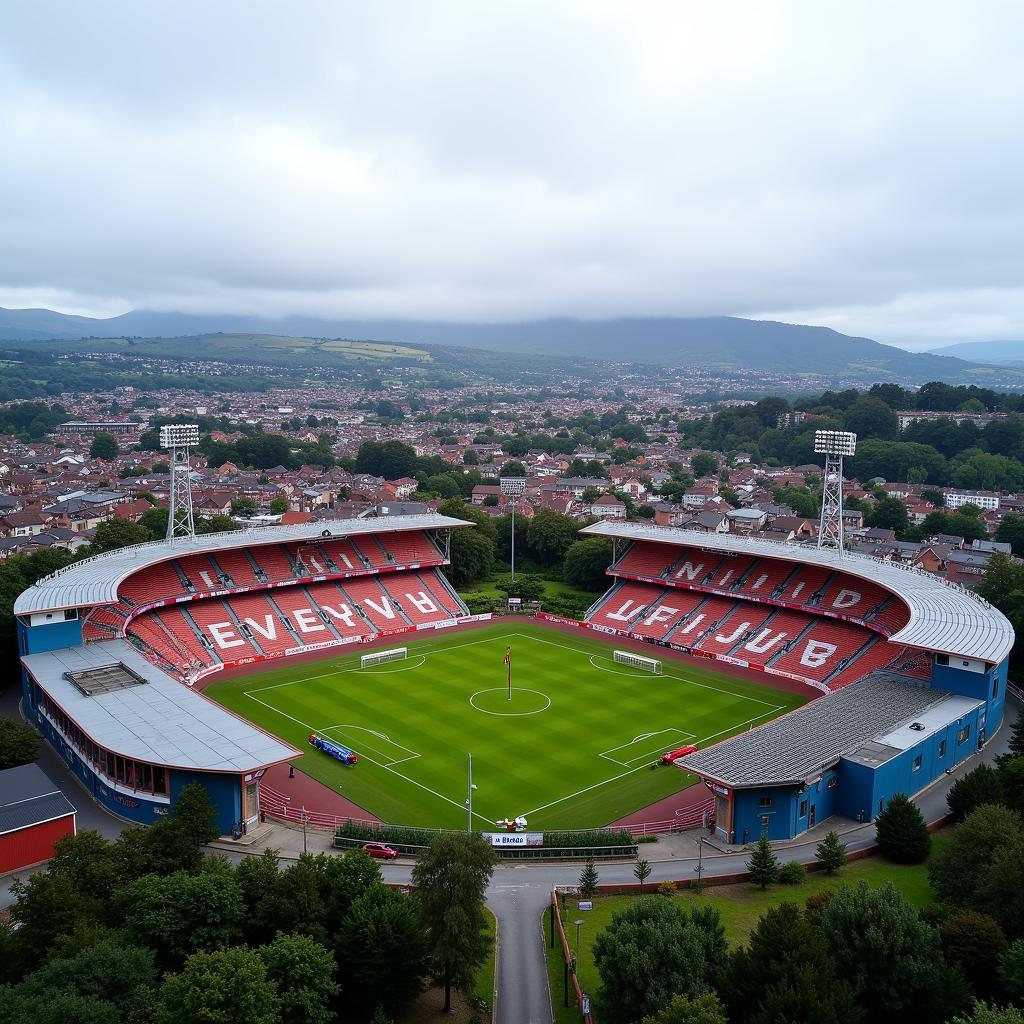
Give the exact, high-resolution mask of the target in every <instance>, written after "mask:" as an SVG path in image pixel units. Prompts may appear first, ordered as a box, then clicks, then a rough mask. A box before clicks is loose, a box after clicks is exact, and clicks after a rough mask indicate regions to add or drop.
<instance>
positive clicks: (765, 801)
mask: <svg viewBox="0 0 1024 1024" xmlns="http://www.w3.org/2000/svg"><path fill="white" fill-rule="evenodd" d="M771 805H772V798H771V797H770V796H763V797H761V800H760V806H761V807H771Z"/></svg>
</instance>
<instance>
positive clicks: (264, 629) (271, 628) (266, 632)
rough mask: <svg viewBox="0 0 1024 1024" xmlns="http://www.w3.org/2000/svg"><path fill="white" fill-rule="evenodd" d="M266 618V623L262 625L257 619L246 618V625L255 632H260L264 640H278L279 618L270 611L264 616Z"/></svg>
mask: <svg viewBox="0 0 1024 1024" xmlns="http://www.w3.org/2000/svg"><path fill="white" fill-rule="evenodd" d="M264 618H265V619H266V625H263V626H261V625H260V624H259V623H258V622H257V621H256V620H255V619H248V618H247V619H246V620H245V622H246V625H248V627H249V628H250V629H251V630H252V631H253V632H254V633H259V635H260V636H261V637H263V639H264V640H276V639H277V620H276V619H275V618H274V616H273V615H271V614H270V612H267V614H266V615H265V616H264Z"/></svg>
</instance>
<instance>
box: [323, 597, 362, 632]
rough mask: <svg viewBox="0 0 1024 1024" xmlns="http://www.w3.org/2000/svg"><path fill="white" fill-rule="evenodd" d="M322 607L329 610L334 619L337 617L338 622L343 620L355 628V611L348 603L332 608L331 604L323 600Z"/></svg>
mask: <svg viewBox="0 0 1024 1024" xmlns="http://www.w3.org/2000/svg"><path fill="white" fill-rule="evenodd" d="M320 607H321V608H323V610H324V611H325V612H327V614H328V615H330V617H331V618H332V619H337V621H338V622H343V623H344V624H345V625H346V626H348V628H349V629H355V625H356V624H355V621H354V616H355V612H354V611H352V609H351V608H350V607H349V606H348V605H347V604H340V605H338V607H337V608H332V607H331V606H330V605H329V604H324V603H323V601H321V602H320Z"/></svg>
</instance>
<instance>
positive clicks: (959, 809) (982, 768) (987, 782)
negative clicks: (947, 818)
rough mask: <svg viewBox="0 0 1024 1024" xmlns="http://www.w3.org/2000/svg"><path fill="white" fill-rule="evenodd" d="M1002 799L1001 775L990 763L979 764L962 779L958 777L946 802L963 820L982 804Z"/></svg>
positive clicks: (958, 819)
mask: <svg viewBox="0 0 1024 1024" xmlns="http://www.w3.org/2000/svg"><path fill="white" fill-rule="evenodd" d="M1002 800H1003V787H1002V784H1001V783H1000V781H999V775H998V773H997V772H996V770H995V769H994V768H993V767H992V766H991V765H988V764H979V765H978V767H977V768H975V769H973V771H969V772H968V773H967V774H966V775H965V776H964V777H963V778H962V779H957V780H956V782H955V783H953V787H952V789H950V791H949V794H948V795H947V796H946V803H947V804H948V805H949V809H950V811H952V812H953V817H954V818H955V819H956V820H957V821H963V820H964V818H966V817H967V815H968V814H970V813H971V811H973V810H975V809H976V808H978V807H981V805H982V804H998V803H1002Z"/></svg>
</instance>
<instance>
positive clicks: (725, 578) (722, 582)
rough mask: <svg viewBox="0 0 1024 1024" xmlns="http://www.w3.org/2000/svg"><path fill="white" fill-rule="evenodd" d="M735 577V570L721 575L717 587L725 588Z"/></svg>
mask: <svg viewBox="0 0 1024 1024" xmlns="http://www.w3.org/2000/svg"><path fill="white" fill-rule="evenodd" d="M735 575H736V572H735V570H734V569H730V570H729V571H728V572H726V573H723V574H722V575H721V577H719V579H718V583H717V585H718V586H719V587H724V586H725V585H726V584H727V583H728V582H729V580H731V579H732V578H733V576H735Z"/></svg>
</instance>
